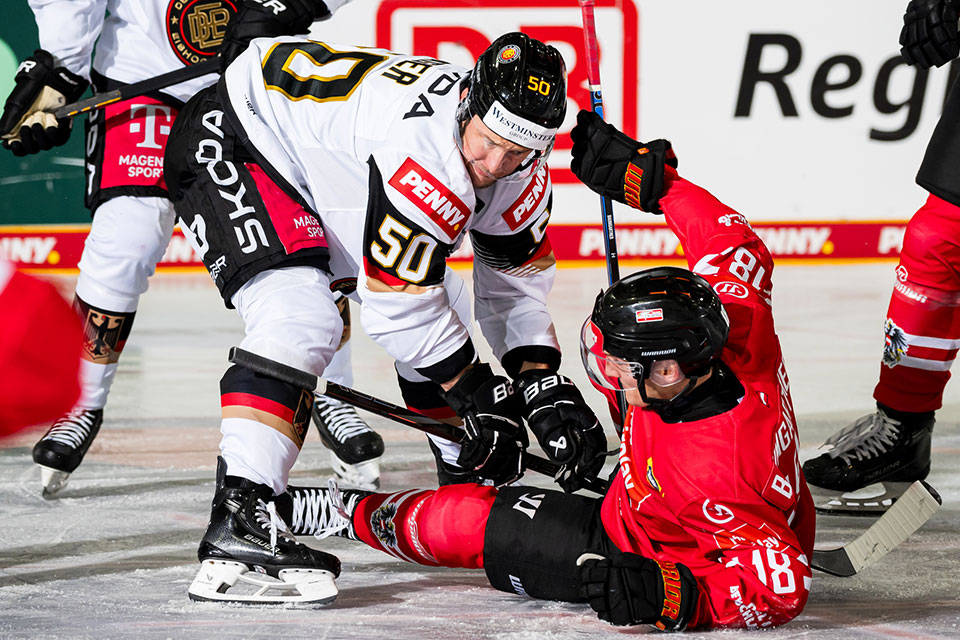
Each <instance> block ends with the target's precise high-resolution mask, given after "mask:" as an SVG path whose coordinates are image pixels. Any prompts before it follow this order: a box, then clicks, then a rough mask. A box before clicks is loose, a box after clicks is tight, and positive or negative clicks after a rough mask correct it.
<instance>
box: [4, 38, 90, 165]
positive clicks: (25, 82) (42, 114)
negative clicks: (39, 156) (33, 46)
mask: <svg viewBox="0 0 960 640" xmlns="http://www.w3.org/2000/svg"><path fill="white" fill-rule="evenodd" d="M14 82H15V83H16V84H15V85H14V87H13V91H11V92H10V95H9V96H8V97H7V101H6V103H5V104H4V106H3V115H2V116H0V138H3V146H4V147H5V148H7V149H10V151H12V152H13V155H15V156H25V155H27V154H30V153H37V152H39V151H46V150H47V149H52V148H53V147H57V146H60V145H62V144H64V143H65V142H66V141H67V139H68V138H69V137H70V129H71V127H72V126H73V119H72V118H60V119H59V120H58V119H56V118H54V117H53V113H52V112H53V111H54V110H55V109H57V108H59V107H62V106H64V105H66V104H69V103H71V102H75V101H76V100H77V99H78V98H79V97H80V96H81V95H83V92H84V91H86V89H87V85H88V84H89V83H88V82H87V81H86V80H85V79H83V78H82V77H80V76H78V75H77V74H75V73H71V72H70V71H68V70H67V69H66V68H65V67H61V66H57V60H56V58H54V57H53V55H51V54H50V53H49V52H47V51H44V50H43V49H37V50H36V51H34V52H33V55H32V56H30V57H29V58H27V59H26V60H24V61H23V62H21V63H20V67H19V68H18V69H17V75H16V77H15V78H14Z"/></svg>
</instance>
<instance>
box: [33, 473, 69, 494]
mask: <svg viewBox="0 0 960 640" xmlns="http://www.w3.org/2000/svg"><path fill="white" fill-rule="evenodd" d="M37 466H38V467H40V482H41V483H42V484H43V497H44V498H46V499H48V500H49V499H50V498H54V497H56V495H57V494H58V493H60V491H62V490H63V488H64V487H66V486H67V478H69V477H70V474H69V473H68V472H66V471H60V470H58V469H51V468H50V467H45V466H43V465H42V464H41V465H37Z"/></svg>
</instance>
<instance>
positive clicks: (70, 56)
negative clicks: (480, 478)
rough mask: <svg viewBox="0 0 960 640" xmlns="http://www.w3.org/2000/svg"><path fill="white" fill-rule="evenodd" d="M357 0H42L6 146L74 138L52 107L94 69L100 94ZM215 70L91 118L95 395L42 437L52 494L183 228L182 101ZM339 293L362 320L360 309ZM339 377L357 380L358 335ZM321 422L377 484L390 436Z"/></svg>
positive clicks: (95, 425)
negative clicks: (174, 177) (174, 130)
mask: <svg viewBox="0 0 960 640" xmlns="http://www.w3.org/2000/svg"><path fill="white" fill-rule="evenodd" d="M347 1H349V0H325V1H321V0H291V1H289V2H286V3H285V4H283V5H282V7H283V10H282V11H280V10H278V6H281V5H277V4H276V3H272V4H271V3H266V4H267V5H269V6H265V3H263V2H256V0H246V1H245V2H241V1H240V0H211V1H209V2H203V3H185V2H179V1H177V0H144V1H140V0H137V1H130V0H70V1H67V0H31V2H30V6H31V8H32V9H33V11H34V14H35V16H36V20H37V26H38V31H39V35H40V46H41V47H42V49H40V50H38V51H37V52H36V53H35V54H34V55H33V56H31V57H30V58H28V59H27V60H26V61H25V62H24V63H23V64H22V65H21V66H20V69H19V70H18V73H17V76H16V86H15V88H14V90H13V92H12V93H11V94H10V97H9V98H8V99H7V101H6V104H5V107H4V110H3V115H2V117H0V134H4V135H3V146H4V147H6V148H8V149H10V150H11V151H12V152H13V153H14V154H16V155H25V154H28V153H37V152H39V151H41V150H46V149H50V148H52V147H54V146H58V145H61V144H63V143H65V142H66V141H67V139H68V137H69V134H70V130H71V126H72V121H71V120H70V119H66V118H65V119H61V120H57V119H55V118H54V117H53V115H52V113H50V112H51V111H53V110H54V109H55V108H57V107H59V106H62V105H63V104H65V103H68V102H73V101H75V100H76V99H77V98H79V97H80V95H81V94H83V92H84V91H85V89H86V87H87V85H88V79H89V80H92V82H93V85H94V87H95V89H96V90H97V91H107V90H112V89H115V88H117V86H119V85H120V84H123V83H130V82H137V81H140V80H144V79H147V78H151V77H153V76H155V75H158V74H160V73H164V72H167V71H172V70H175V69H177V68H181V67H183V66H184V65H190V64H194V63H197V62H200V61H202V60H205V59H207V58H210V57H212V56H214V55H216V54H217V51H218V50H219V49H220V47H221V45H222V43H224V42H225V41H226V47H225V51H224V54H225V56H226V57H227V58H232V57H235V56H236V55H238V54H239V53H240V52H241V51H242V50H243V49H245V48H246V44H247V43H248V42H249V40H250V39H251V38H252V37H254V36H262V35H279V34H280V33H292V32H306V30H307V28H308V27H309V25H310V23H311V22H312V21H313V20H315V19H322V18H325V17H329V16H330V14H331V12H332V11H335V10H336V9H337V8H338V7H339V6H341V5H343V4H345V2H347ZM238 8H239V10H240V12H239V15H238V16H237V18H236V19H233V16H234V14H235V13H237V9H238ZM228 26H229V29H228ZM98 38H99V41H98ZM95 42H97V46H96V55H95V56H93V50H94V43H95ZM148 51H149V55H145V52H148ZM91 57H93V61H92V64H91ZM216 78H217V76H216V75H215V74H210V75H207V76H203V77H201V78H197V79H195V80H190V81H187V82H183V83H181V84H178V85H175V86H171V87H168V88H166V89H164V90H163V91H162V92H161V93H153V94H150V95H148V96H141V97H138V98H134V99H132V100H127V101H124V102H119V103H116V104H113V105H110V106H108V107H107V108H106V109H104V110H103V111H96V112H93V113H92V115H91V118H90V121H89V122H88V124H87V127H86V138H87V145H86V153H87V158H86V163H85V167H86V177H87V180H86V184H87V193H86V202H85V204H86V206H87V207H88V208H89V209H90V211H91V213H92V214H94V215H93V222H92V225H91V230H90V234H89V236H88V237H87V240H86V244H85V246H84V251H83V256H82V258H81V260H80V265H79V266H80V277H79V280H78V282H77V288H76V298H75V303H74V304H75V306H76V308H77V309H78V312H79V313H80V314H81V317H82V319H83V322H84V329H85V334H86V338H85V344H84V346H85V348H84V351H83V353H84V355H83V360H82V368H81V371H82V375H81V378H82V386H83V394H82V396H81V398H80V400H79V402H78V404H77V405H76V407H75V408H74V409H73V410H72V411H70V412H68V413H67V414H66V415H64V416H63V417H61V418H59V419H58V420H57V421H55V422H54V424H53V425H52V426H51V428H50V429H49V430H48V431H47V433H46V434H45V435H44V436H43V438H42V439H41V440H40V441H39V442H38V443H37V444H36V446H35V447H34V450H33V459H34V461H35V462H36V463H38V464H39V465H41V470H42V472H43V473H42V476H43V489H44V495H45V496H51V495H53V494H55V493H57V492H58V491H59V490H60V489H62V488H63V487H64V486H65V484H66V481H67V477H68V476H69V474H70V473H71V472H73V471H74V470H75V469H76V468H77V466H78V465H79V464H80V462H81V460H82V459H83V457H84V455H85V454H86V452H87V449H88V448H89V447H90V445H91V444H92V442H93V440H94V438H95V437H96V435H97V433H98V431H99V429H100V425H101V423H102V421H103V408H104V406H105V404H106V402H107V395H108V394H109V392H110V387H111V385H112V383H113V378H114V375H115V372H116V369H117V362H118V360H119V357H120V354H121V352H122V351H123V347H124V345H125V343H126V340H127V337H128V336H129V334H130V329H131V326H132V324H133V320H134V316H135V314H136V309H137V303H138V301H139V297H140V295H141V294H142V293H144V292H145V291H146V289H147V281H148V278H149V277H150V276H151V275H152V274H153V272H154V269H155V267H156V264H157V262H158V261H159V260H160V258H161V257H162V256H163V253H164V251H165V249H166V246H167V243H168V241H169V239H170V235H171V232H172V230H173V225H174V213H173V207H172V206H171V205H170V202H169V200H168V199H167V190H166V185H165V183H164V180H163V175H162V169H161V165H162V159H163V150H164V147H165V145H166V141H167V137H168V135H169V133H170V128H171V126H172V124H173V120H174V118H175V117H176V115H177V112H178V111H179V109H180V108H181V107H182V106H183V103H184V102H185V101H186V100H187V99H188V98H189V97H190V96H192V95H193V94H194V93H196V92H197V91H198V90H199V89H201V88H203V87H205V86H208V85H210V84H211V83H212V82H213V81H214V80H216ZM340 304H341V307H342V308H343V309H344V315H345V320H346V321H347V322H349V307H347V306H346V301H345V300H343V301H342V302H341V303H340ZM328 375H329V376H331V377H332V378H339V380H340V381H341V382H342V383H343V384H350V383H351V369H350V361H349V344H345V345H344V347H343V348H342V349H341V350H340V352H338V356H337V358H336V359H335V361H334V363H333V365H332V366H331V367H330V369H329V371H328ZM316 420H317V426H318V428H319V430H320V433H321V437H322V438H323V441H324V443H325V444H326V445H327V446H328V447H331V448H334V449H335V450H336V451H337V452H338V453H339V454H340V458H337V457H336V455H334V457H333V462H334V465H335V466H336V468H337V470H338V472H339V473H340V475H341V477H342V478H343V479H344V481H345V483H347V484H352V485H356V486H361V487H366V488H373V487H375V486H376V485H377V481H378V477H379V473H378V464H377V462H376V458H377V457H378V456H379V455H380V454H381V453H382V452H383V441H382V440H381V439H380V437H379V436H378V435H377V434H376V433H375V432H373V431H372V430H371V429H370V428H369V427H368V426H367V425H366V424H365V423H363V422H362V421H361V420H360V419H359V416H357V415H356V413H355V412H353V411H352V409H347V408H342V407H329V408H327V407H324V411H323V412H322V413H321V411H320V408H319V407H318V411H317V415H316ZM341 458H342V459H341ZM352 463H358V464H357V465H356V466H354V465H353V464H352Z"/></svg>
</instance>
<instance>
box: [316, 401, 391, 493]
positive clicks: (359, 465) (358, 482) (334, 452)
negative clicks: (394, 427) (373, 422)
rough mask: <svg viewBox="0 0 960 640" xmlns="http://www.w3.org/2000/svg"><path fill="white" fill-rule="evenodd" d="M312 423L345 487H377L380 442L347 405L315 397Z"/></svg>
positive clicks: (381, 446) (381, 444) (371, 488)
mask: <svg viewBox="0 0 960 640" xmlns="http://www.w3.org/2000/svg"><path fill="white" fill-rule="evenodd" d="M313 421H314V423H316V425H317V430H318V431H319V432H320V440H322V441H323V445H324V446H325V447H326V448H328V449H330V461H331V462H332V464H333V471H334V473H335V474H336V475H337V477H338V478H339V479H340V481H341V482H342V483H343V484H345V485H348V486H351V487H356V488H358V489H364V490H368V491H372V490H374V489H377V488H378V487H379V486H380V461H379V458H380V456H382V455H383V438H381V437H380V434H378V433H377V432H376V431H374V430H373V429H371V428H370V426H369V425H368V424H367V423H366V422H364V421H363V419H361V418H360V416H359V415H357V412H356V410H355V409H354V408H353V407H351V406H350V405H347V404H344V403H343V402H340V401H339V400H334V399H333V398H328V397H326V396H317V398H316V401H315V402H314V404H313Z"/></svg>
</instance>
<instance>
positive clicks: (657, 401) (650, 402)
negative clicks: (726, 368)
mask: <svg viewBox="0 0 960 640" xmlns="http://www.w3.org/2000/svg"><path fill="white" fill-rule="evenodd" d="M715 369H716V364H714V365H713V366H711V367H710V369H708V370H707V372H706V373H703V374H701V375H699V376H690V377H688V378H687V380H688V382H687V386H686V387H684V388H683V390H682V391H681V392H680V393H678V394H677V395H675V396H673V397H672V398H670V399H669V400H664V399H662V398H649V397H647V389H646V387H647V385H646V384H645V380H646V375H647V372H646V367H645V368H644V371H643V373H642V374H641V376H643V378H642V379H641V377H640V376H635V378H636V380H637V389H638V390H639V391H640V397H641V398H642V399H643V401H644V402H645V403H646V404H647V406H648V407H649V408H650V410H651V411H653V412H654V413H656V414H657V415H658V416H660V417H661V418H664V419H666V418H668V417H669V416H670V414H674V413H677V412H679V411H682V410H683V408H684V406H683V405H684V404H685V403H686V400H687V398H688V396H689V395H690V393H691V392H692V391H693V390H694V388H695V387H696V386H697V382H699V381H700V378H702V377H703V376H704V375H709V374H710V373H711V372H713V371H714V370H715Z"/></svg>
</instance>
